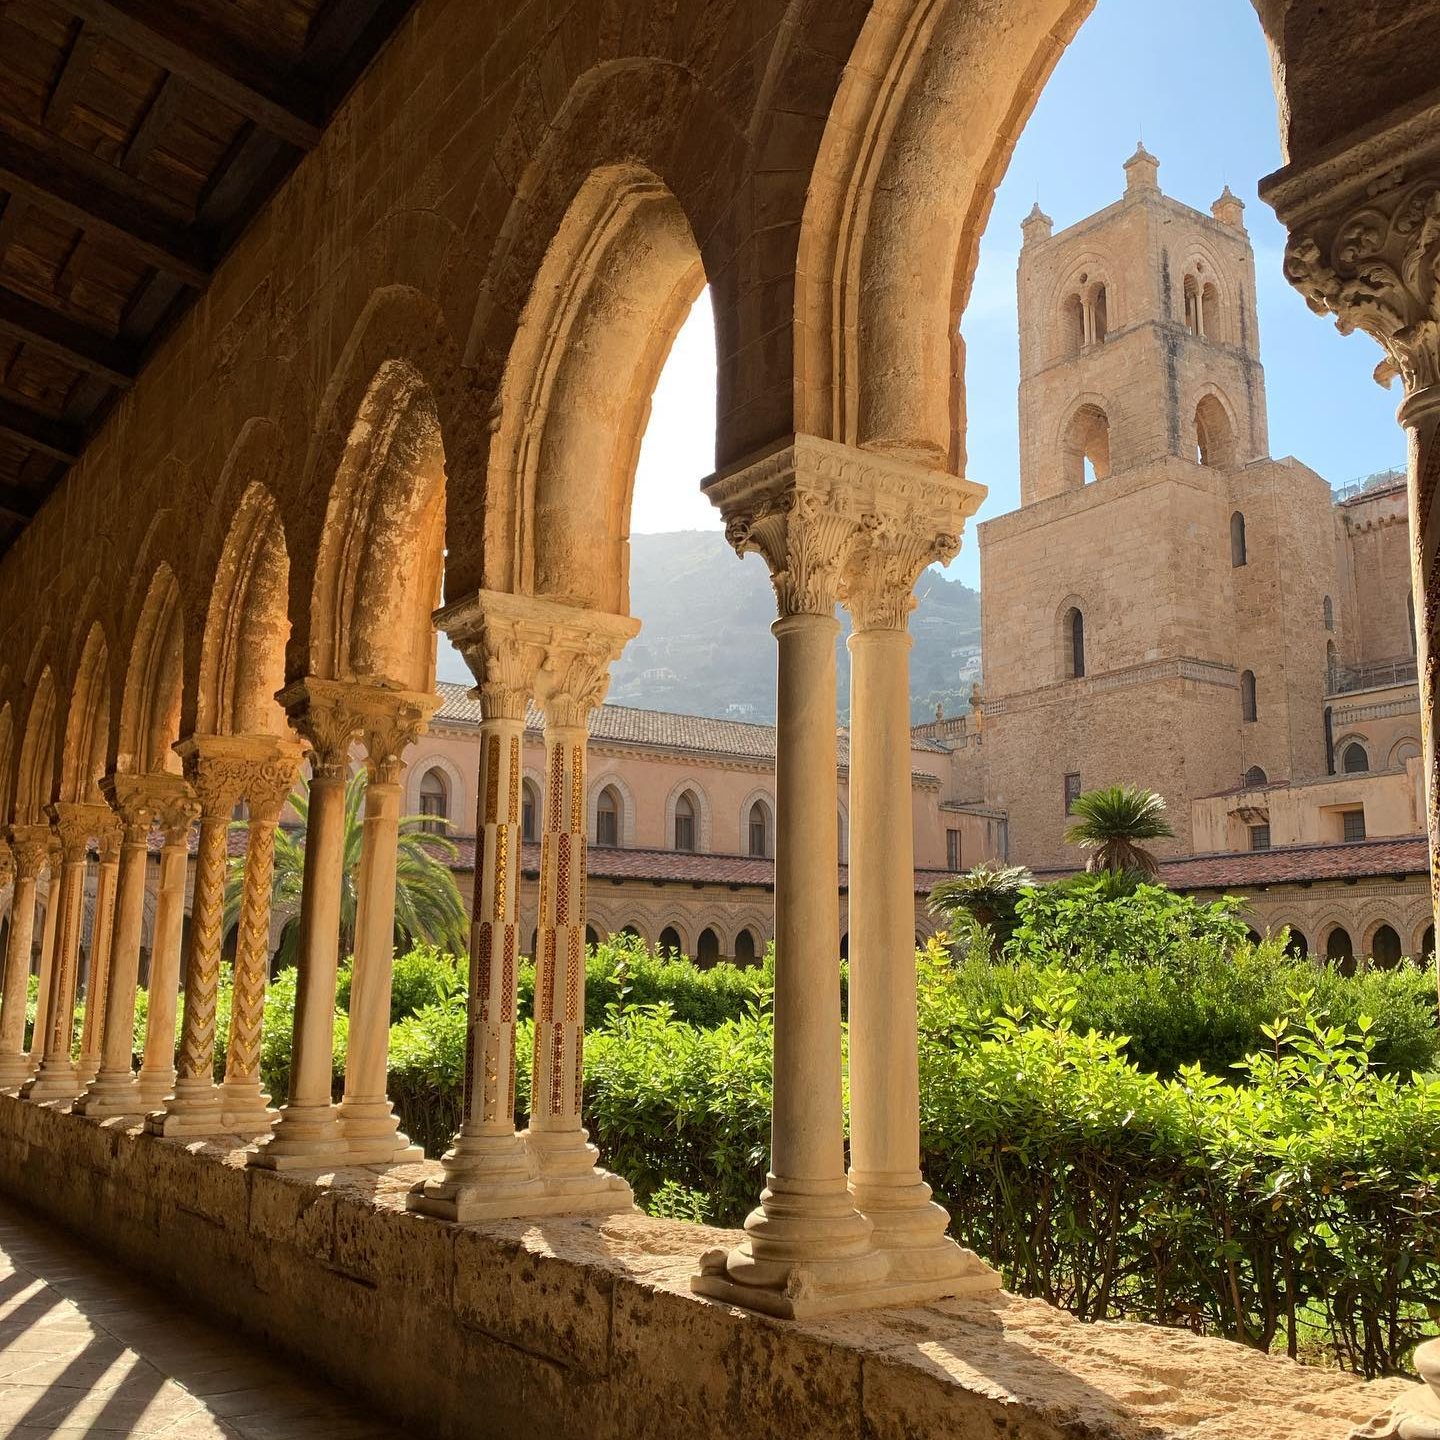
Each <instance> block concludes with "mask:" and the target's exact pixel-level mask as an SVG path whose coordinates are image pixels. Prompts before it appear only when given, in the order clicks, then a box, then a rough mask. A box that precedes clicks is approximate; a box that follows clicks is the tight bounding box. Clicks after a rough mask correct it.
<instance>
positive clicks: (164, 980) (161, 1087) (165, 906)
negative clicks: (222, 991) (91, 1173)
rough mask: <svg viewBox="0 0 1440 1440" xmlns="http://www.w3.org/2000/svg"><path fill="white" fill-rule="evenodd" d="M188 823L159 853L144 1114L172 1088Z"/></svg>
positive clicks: (142, 1081) (141, 1082) (142, 1082)
mask: <svg viewBox="0 0 1440 1440" xmlns="http://www.w3.org/2000/svg"><path fill="white" fill-rule="evenodd" d="M189 833H190V827H189V824H188V823H187V824H186V825H185V827H184V829H183V830H181V831H180V832H179V833H178V834H177V833H175V832H173V831H172V832H169V833H167V835H166V838H165V848H164V849H163V850H162V851H161V852H160V885H159V890H158V893H157V895H156V899H155V943H154V945H153V946H152V947H151V951H150V993H149V1008H148V1010H147V1012H146V1025H145V1051H144V1057H143V1060H142V1063H141V1066H140V1073H139V1075H138V1077H137V1079H136V1084H137V1086H138V1087H139V1092H140V1099H141V1102H142V1104H143V1105H144V1108H145V1109H147V1110H155V1109H158V1108H159V1107H160V1106H161V1105H162V1104H163V1103H164V1100H165V1097H166V1096H167V1095H168V1094H169V1093H170V1092H171V1090H172V1089H173V1088H174V1086H175V1012H176V1008H177V1006H178V1004H179V991H180V942H181V940H182V938H183V936H184V925H185V868H186V862H187V860H188V858H189V850H190V846H189V843H188V841H189Z"/></svg>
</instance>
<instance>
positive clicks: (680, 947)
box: [655, 916, 695, 959]
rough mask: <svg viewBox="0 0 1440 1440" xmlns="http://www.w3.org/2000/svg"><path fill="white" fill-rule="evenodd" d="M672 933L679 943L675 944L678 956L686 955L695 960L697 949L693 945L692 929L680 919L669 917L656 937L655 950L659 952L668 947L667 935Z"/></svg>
mask: <svg viewBox="0 0 1440 1440" xmlns="http://www.w3.org/2000/svg"><path fill="white" fill-rule="evenodd" d="M670 931H673V932H674V934H675V941H676V942H678V943H676V944H675V950H676V952H677V954H680V955H686V956H689V957H690V958H691V959H694V956H695V947H694V945H693V944H692V943H691V940H692V937H691V932H690V929H689V927H688V926H687V925H686V923H685V922H684V921H683V920H681V919H680V918H678V917H674V916H672V917H669V918H667V919H666V920H665V922H664V924H663V925H661V926H660V931H659V934H658V935H656V937H655V948H656V949H657V950H658V949H662V948H664V947H665V946H666V944H667V941H666V935H667V933H668V932H670Z"/></svg>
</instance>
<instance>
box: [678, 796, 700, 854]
mask: <svg viewBox="0 0 1440 1440" xmlns="http://www.w3.org/2000/svg"><path fill="white" fill-rule="evenodd" d="M696 818H697V816H696V805H695V797H694V796H693V795H692V794H691V793H690V792H689V791H688V790H687V791H686V792H685V793H684V794H683V795H682V796H681V797H680V798H679V799H678V800H677V801H676V802H675V848H676V849H677V850H693V849H694V848H695V821H696Z"/></svg>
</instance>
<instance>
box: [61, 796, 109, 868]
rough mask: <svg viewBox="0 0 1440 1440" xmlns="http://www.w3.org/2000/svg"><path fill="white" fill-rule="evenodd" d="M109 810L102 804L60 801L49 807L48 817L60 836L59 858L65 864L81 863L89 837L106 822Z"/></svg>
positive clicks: (97, 831)
mask: <svg viewBox="0 0 1440 1440" xmlns="http://www.w3.org/2000/svg"><path fill="white" fill-rule="evenodd" d="M109 813H110V812H109V811H108V810H107V809H106V807H105V806H104V805H89V804H79V803H76V802H73V801H63V800H62V801H61V802H60V803H59V804H58V805H52V806H51V807H50V818H51V819H52V820H53V821H54V822H55V830H56V832H57V833H58V835H59V837H60V858H61V860H62V861H63V862H64V863H65V864H66V865H83V864H84V863H85V854H86V852H87V851H88V850H89V848H90V841H91V839H92V838H93V837H94V836H96V835H98V834H99V833H100V831H101V830H102V829H103V828H104V826H105V825H106V823H107V820H108V816H109Z"/></svg>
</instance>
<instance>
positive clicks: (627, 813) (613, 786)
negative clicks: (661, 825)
mask: <svg viewBox="0 0 1440 1440" xmlns="http://www.w3.org/2000/svg"><path fill="white" fill-rule="evenodd" d="M607 789H609V790H614V791H615V793H616V795H617V796H618V797H619V800H620V836H619V840H620V848H621V849H623V850H630V849H633V848H634V846H635V796H634V793H633V792H632V791H631V789H630V787H629V785H627V784H626V783H625V777H624V776H623V775H621V774H620V773H619V772H618V771H616V770H605V771H602V772H601V773H600V774H599V775H597V776H596V777H595V779H593V780H592V781H591V782H590V793H589V795H588V796H587V797H586V801H585V826H586V830H587V832H588V834H589V839H590V843H591V844H592V845H598V844H599V843H600V842H599V828H600V827H599V819H598V816H599V813H600V796H601V795H602V794H604V792H605V791H606V790H607Z"/></svg>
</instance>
